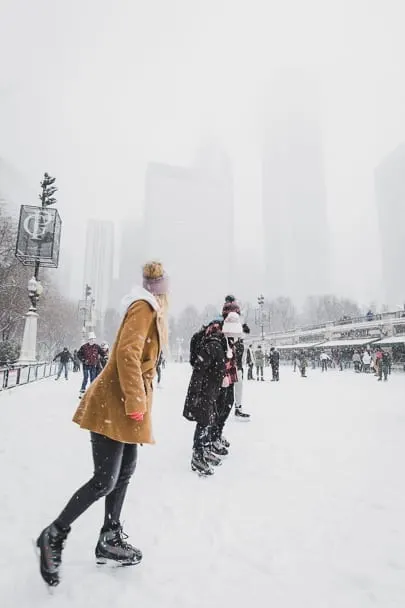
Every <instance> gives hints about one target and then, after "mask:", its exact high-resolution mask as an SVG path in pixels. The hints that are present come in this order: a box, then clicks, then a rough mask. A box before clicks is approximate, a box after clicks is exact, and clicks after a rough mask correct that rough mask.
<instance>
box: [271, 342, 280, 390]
mask: <svg viewBox="0 0 405 608" xmlns="http://www.w3.org/2000/svg"><path fill="white" fill-rule="evenodd" d="M270 365H271V371H272V376H273V377H272V379H271V381H272V382H278V381H279V380H280V353H279V352H278V350H276V349H275V348H274V346H273V347H272V348H271V349H270Z"/></svg>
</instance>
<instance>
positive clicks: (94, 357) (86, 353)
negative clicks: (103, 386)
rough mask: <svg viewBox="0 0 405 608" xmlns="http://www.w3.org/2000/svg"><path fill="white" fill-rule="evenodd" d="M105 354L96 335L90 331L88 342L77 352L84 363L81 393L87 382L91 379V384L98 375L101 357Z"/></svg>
mask: <svg viewBox="0 0 405 608" xmlns="http://www.w3.org/2000/svg"><path fill="white" fill-rule="evenodd" d="M103 355H104V353H103V351H102V350H101V347H100V346H99V345H98V344H96V336H95V335H94V333H93V332H90V333H89V338H88V340H87V342H86V343H85V344H83V345H82V346H81V347H80V348H79V350H78V352H77V356H78V357H79V359H80V361H81V362H82V365H83V382H82V387H81V389H80V394H81V395H83V394H84V392H85V390H86V386H87V383H88V382H89V381H90V384H91V383H92V382H93V380H94V379H95V378H96V377H97V374H98V370H99V365H100V358H101V357H103Z"/></svg>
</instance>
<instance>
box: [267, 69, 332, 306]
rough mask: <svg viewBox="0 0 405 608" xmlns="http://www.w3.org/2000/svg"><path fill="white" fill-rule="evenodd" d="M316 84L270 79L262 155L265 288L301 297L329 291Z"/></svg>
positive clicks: (291, 76) (297, 78)
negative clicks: (267, 117) (270, 88)
mask: <svg viewBox="0 0 405 608" xmlns="http://www.w3.org/2000/svg"><path fill="white" fill-rule="evenodd" d="M317 105H318V104H317V87H316V83H314V82H313V81H312V80H311V78H310V77H307V75H306V74H302V73H301V72H297V71H291V72H286V73H284V72H283V73H282V74H280V77H279V78H278V79H277V80H276V81H275V82H274V83H273V90H272V92H271V100H270V102H269V104H268V112H269V116H271V121H269V122H268V126H267V128H266V129H265V140H264V148H263V157H262V212H263V228H264V252H265V273H266V286H265V291H266V293H267V295H268V296H269V297H277V296H289V297H291V298H293V299H294V300H296V301H302V300H303V299H304V298H305V297H306V296H309V295H316V294H321V293H327V292H328V291H329V289H330V282H329V275H330V247H329V226H328V219H327V194H326V184H325V175H324V164H323V145H322V132H321V126H320V122H319V117H318V111H317Z"/></svg>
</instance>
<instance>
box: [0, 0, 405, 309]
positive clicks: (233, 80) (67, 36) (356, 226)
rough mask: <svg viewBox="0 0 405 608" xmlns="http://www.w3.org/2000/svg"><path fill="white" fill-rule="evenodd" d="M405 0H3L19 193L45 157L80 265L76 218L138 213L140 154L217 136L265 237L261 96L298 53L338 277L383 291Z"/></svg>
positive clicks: (352, 286) (403, 93)
mask: <svg viewBox="0 0 405 608" xmlns="http://www.w3.org/2000/svg"><path fill="white" fill-rule="evenodd" d="M404 5H405V3H404V2H401V0H398V1H395V0H381V1H380V0H336V1H335V0H283V1H280V0H276V1H272V0H263V1H259V0H246V1H245V0H35V1H34V0H0V57H1V59H0V159H1V161H2V163H3V169H4V167H5V168H6V173H7V175H8V180H9V182H10V183H13V184H16V183H17V182H18V186H19V189H18V190H17V187H15V188H13V193H12V194H13V198H14V200H15V202H16V203H20V202H32V201H33V200H34V197H35V196H36V193H37V190H38V182H39V179H40V177H41V175H42V173H43V171H44V170H48V171H49V172H51V173H52V174H54V175H56V176H57V180H58V185H59V188H60V193H59V196H58V200H59V204H58V207H59V210H60V213H61V215H62V217H63V220H64V228H65V232H64V247H65V248H67V249H69V251H71V253H72V256H73V257H72V259H76V262H77V264H78V265H80V255H81V254H82V250H81V247H78V246H77V243H79V242H80V239H81V238H82V234H83V230H81V229H79V228H78V226H79V225H80V224H81V225H82V226H83V225H84V224H85V221H86V219H87V218H88V217H91V216H96V217H102V218H111V219H113V218H114V217H117V218H118V219H120V218H121V217H125V216H128V215H133V214H137V215H140V213H141V209H142V205H143V192H144V172H145V167H146V163H147V162H148V161H149V160H158V161H163V162H169V163H173V164H174V163H186V164H187V163H188V162H189V161H190V159H191V158H192V156H193V154H194V151H195V149H196V147H197V146H198V144H199V143H201V142H202V141H203V139H204V138H206V137H210V138H213V139H216V140H218V141H221V142H222V143H223V144H224V146H225V147H226V148H227V149H228V151H229V153H230V155H231V157H232V159H233V163H234V172H235V186H236V210H237V218H236V228H237V240H238V243H239V244H240V246H241V247H243V248H244V249H250V250H256V248H257V250H258V251H260V246H261V242H260V239H261V236H260V216H259V211H260V152H261V141H262V131H263V127H264V124H265V121H266V119H267V117H266V108H265V99H266V95H268V94H271V82H272V79H273V77H274V75H275V73H276V72H278V71H279V70H280V69H283V68H285V67H290V66H294V67H302V68H303V69H305V70H309V71H311V72H313V73H315V74H316V75H317V76H318V77H319V82H320V86H321V91H322V98H321V100H320V107H321V119H322V125H323V130H324V142H325V163H326V170H327V188H328V210H329V218H330V223H331V228H332V238H333V242H332V245H333V251H334V259H335V267H334V284H335V291H341V292H342V293H345V294H347V295H352V296H354V297H357V298H359V299H361V300H363V301H368V300H370V299H371V298H374V297H379V296H380V293H381V280H380V278H381V277H380V261H379V245H378V230H377V228H378V227H377V216H376V210H375V205H374V198H373V169H374V167H375V165H376V164H377V163H378V162H379V160H380V159H381V158H382V157H383V156H384V155H385V154H387V153H388V152H389V151H390V150H391V149H393V148H394V147H395V146H396V145H397V144H398V143H400V142H401V141H403V140H404V139H405V112H404V107H405V79H404V74H405V37H404V36H403V24H404V21H405V19H404V18H405V7H404ZM2 173H3V171H0V177H1V176H2ZM30 197H31V200H27V199H29V198H30ZM254 211H256V213H255V212H254ZM360 231H362V234H360ZM76 233H77V234H76ZM76 236H77V238H76ZM364 258H366V259H367V260H371V264H372V265H371V266H370V267H369V268H364V265H363V264H362V262H361V260H362V259H363V260H364ZM355 259H357V260H358V261H359V264H360V268H359V267H358V266H357V268H356V265H355V264H354V263H353V262H354V260H355ZM399 263H402V261H400V262H399ZM78 276H79V280H80V279H81V269H80V272H79V271H78Z"/></svg>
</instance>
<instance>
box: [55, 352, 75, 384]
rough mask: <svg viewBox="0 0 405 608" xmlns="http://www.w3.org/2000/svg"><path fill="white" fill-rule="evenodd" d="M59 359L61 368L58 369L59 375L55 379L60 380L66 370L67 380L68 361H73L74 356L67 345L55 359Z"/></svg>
mask: <svg viewBox="0 0 405 608" xmlns="http://www.w3.org/2000/svg"><path fill="white" fill-rule="evenodd" d="M57 359H59V369H58V375H57V376H56V378H55V380H59V378H60V376H61V373H62V371H63V370H64V371H65V380H67V379H68V363H69V361H73V357H72V355H71V354H70V352H69V349H68V347H67V346H65V347H64V348H63V350H62V351H61V352H60V353H58V354H57V355H55V357H54V361H56V360H57Z"/></svg>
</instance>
